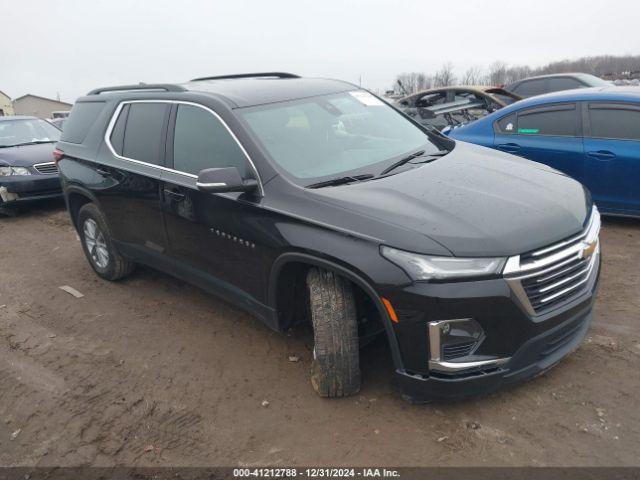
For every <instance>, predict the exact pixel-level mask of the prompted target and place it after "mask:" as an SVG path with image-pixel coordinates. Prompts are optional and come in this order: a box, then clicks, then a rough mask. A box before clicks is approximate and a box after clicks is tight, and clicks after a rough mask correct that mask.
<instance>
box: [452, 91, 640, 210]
mask: <svg viewBox="0 0 640 480" xmlns="http://www.w3.org/2000/svg"><path fill="white" fill-rule="evenodd" d="M444 133H445V134H447V135H449V136H451V137H452V138H455V139H457V140H462V141H464V142H471V143H476V144H478V145H483V146H485V147H490V148H495V149H498V150H502V151H504V152H508V153H511V154H514V155H519V156H522V157H525V158H528V159H530V160H534V161H536V162H540V163H544V164H545V165H549V166H550V167H553V168H555V169H557V170H560V171H561V172H564V173H566V174H567V175H570V176H571V177H573V178H575V179H576V180H579V181H580V182H582V183H583V184H584V185H586V187H587V188H588V189H589V190H590V191H591V194H592V196H593V199H594V201H595V202H596V203H597V205H598V208H599V209H600V211H601V212H603V213H608V214H615V215H631V216H640V87H603V88H586V89H580V90H569V91H563V92H556V93H551V94H547V95H541V96H539V97H532V98H529V99H526V100H522V101H520V102H516V103H514V104H512V105H509V106H507V107H505V108H503V109H501V110H498V111H497V112H495V113H493V114H491V115H488V116H486V117H484V118H482V119H480V120H477V121H475V122H473V123H471V124H469V125H465V126H462V127H458V128H454V129H451V130H449V131H447V132H444Z"/></svg>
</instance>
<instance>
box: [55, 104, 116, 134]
mask: <svg viewBox="0 0 640 480" xmlns="http://www.w3.org/2000/svg"><path fill="white" fill-rule="evenodd" d="M104 105H105V103H104V102H78V103H76V104H75V105H74V106H73V109H72V110H71V115H69V120H67V122H66V123H65V125H64V131H63V132H62V137H61V140H62V141H63V142H69V143H82V141H83V140H84V139H85V137H86V136H87V133H89V129H90V128H91V126H92V125H93V122H94V121H95V120H96V118H98V115H99V114H100V112H102V108H103V107H104ZM53 116H54V118H55V113H54V115H53Z"/></svg>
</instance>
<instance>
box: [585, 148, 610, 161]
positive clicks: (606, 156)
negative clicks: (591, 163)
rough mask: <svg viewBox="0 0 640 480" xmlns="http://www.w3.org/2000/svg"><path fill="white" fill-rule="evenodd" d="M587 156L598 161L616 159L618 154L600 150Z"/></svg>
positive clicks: (588, 153)
mask: <svg viewBox="0 0 640 480" xmlns="http://www.w3.org/2000/svg"><path fill="white" fill-rule="evenodd" d="M587 155H588V156H590V157H592V158H596V159H598V160H611V159H612V158H616V154H615V153H613V152H610V151H609V150H598V151H595V152H587Z"/></svg>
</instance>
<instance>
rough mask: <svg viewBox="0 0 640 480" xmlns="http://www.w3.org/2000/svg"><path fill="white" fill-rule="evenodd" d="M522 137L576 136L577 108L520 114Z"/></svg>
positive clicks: (569, 107)
mask: <svg viewBox="0 0 640 480" xmlns="http://www.w3.org/2000/svg"><path fill="white" fill-rule="evenodd" d="M517 133H519V134H521V135H555V136H568V137H573V136H575V135H576V107H575V105H570V106H566V107H560V108H557V107H556V108H552V109H549V108H545V109H539V110H529V111H525V112H519V113H518V130H517Z"/></svg>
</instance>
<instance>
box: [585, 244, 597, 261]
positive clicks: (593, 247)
mask: <svg viewBox="0 0 640 480" xmlns="http://www.w3.org/2000/svg"><path fill="white" fill-rule="evenodd" d="M597 245H598V241H597V240H594V241H593V242H590V243H585V244H584V248H583V249H582V258H590V257H591V255H593V252H595V251H596V246H597Z"/></svg>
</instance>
